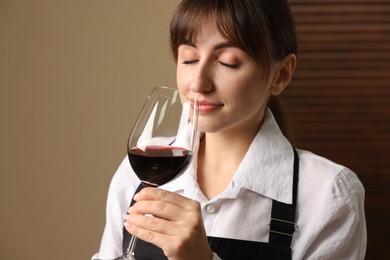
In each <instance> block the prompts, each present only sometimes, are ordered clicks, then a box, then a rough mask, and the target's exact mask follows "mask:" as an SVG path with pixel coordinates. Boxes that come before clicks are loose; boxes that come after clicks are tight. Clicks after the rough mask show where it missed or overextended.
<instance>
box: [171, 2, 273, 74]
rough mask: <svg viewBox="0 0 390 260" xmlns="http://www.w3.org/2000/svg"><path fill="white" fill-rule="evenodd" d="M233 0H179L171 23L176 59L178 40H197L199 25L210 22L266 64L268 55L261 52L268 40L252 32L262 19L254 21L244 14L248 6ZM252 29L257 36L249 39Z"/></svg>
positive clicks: (236, 44)
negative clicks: (180, 0) (257, 21)
mask: <svg viewBox="0 0 390 260" xmlns="http://www.w3.org/2000/svg"><path fill="white" fill-rule="evenodd" d="M236 1H237V0H235V1H226V0H219V1H218V0H217V1H210V0H198V1H182V2H181V4H180V5H179V7H178V8H177V10H176V13H175V15H174V17H173V19H172V21H171V26H170V40H171V51H172V54H173V58H174V59H175V61H177V58H178V48H179V46H180V45H181V44H183V43H186V42H188V41H191V42H196V40H197V37H198V35H199V34H200V33H201V32H202V28H204V27H205V26H206V25H207V26H210V25H212V26H214V27H215V28H216V29H217V31H218V32H219V33H220V34H221V36H222V37H224V38H225V39H226V40H227V41H229V42H231V43H232V44H234V45H235V46H237V47H238V48H240V49H242V50H243V51H244V52H246V53H247V54H248V55H249V56H251V57H252V58H253V59H254V60H255V61H256V62H257V63H258V64H261V65H265V67H268V66H267V65H268V64H269V62H268V55H264V52H265V51H264V50H265V49H267V46H266V45H267V44H266V43H265V42H264V38H263V37H262V36H261V35H264V34H263V33H260V34H258V33H257V32H254V30H255V31H258V30H259V27H260V29H264V28H263V27H262V23H260V24H258V23H257V24H256V25H254V24H253V21H250V19H248V16H247V15H245V13H247V11H248V10H243V8H245V6H244V7H243V6H242V5H240V4H237V3H236ZM238 2H239V1H238ZM251 24H252V25H253V26H251ZM256 28H257V30H256ZM263 32H264V31H263ZM253 33H255V35H259V36H258V37H259V38H258V39H256V40H253V39H248V37H249V35H253ZM259 50H260V52H259Z"/></svg>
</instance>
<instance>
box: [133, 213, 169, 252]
mask: <svg viewBox="0 0 390 260" xmlns="http://www.w3.org/2000/svg"><path fill="white" fill-rule="evenodd" d="M150 218H151V217H150ZM137 222H138V221H137ZM125 228H126V230H127V232H129V233H130V234H131V235H133V236H135V237H137V238H139V239H142V240H144V241H146V242H148V243H152V244H154V245H156V246H158V247H160V248H161V247H162V246H163V245H164V243H165V242H166V241H170V240H171V238H172V236H170V235H168V234H164V233H160V232H157V231H153V230H149V229H145V228H143V227H142V226H137V225H135V224H130V222H129V221H126V222H125Z"/></svg>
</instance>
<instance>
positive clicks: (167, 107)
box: [115, 87, 199, 260]
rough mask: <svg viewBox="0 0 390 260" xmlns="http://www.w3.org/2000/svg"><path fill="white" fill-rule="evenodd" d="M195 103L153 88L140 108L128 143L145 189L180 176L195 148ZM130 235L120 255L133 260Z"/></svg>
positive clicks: (176, 93)
mask: <svg viewBox="0 0 390 260" xmlns="http://www.w3.org/2000/svg"><path fill="white" fill-rule="evenodd" d="M197 120H198V102H197V101H196V100H195V101H194V100H191V101H190V100H187V99H185V98H183V97H180V95H179V91H178V90H177V89H173V88H168V87H156V88H154V89H153V90H152V92H151V94H150V96H149V97H148V100H147V102H146V103H145V105H144V107H143V108H142V111H141V113H140V114H139V116H138V119H137V121H136V122H135V125H134V127H133V129H132V131H131V133H130V136H129V140H128V146H127V151H128V157H129V161H130V164H131V166H132V168H133V170H134V172H135V174H136V175H137V176H138V178H139V179H140V180H141V182H142V183H143V184H144V186H145V187H158V186H160V185H163V184H165V183H167V182H169V181H171V180H172V179H174V178H176V177H178V176H179V175H181V174H182V173H183V172H184V171H185V170H186V169H187V167H188V165H189V164H190V162H191V159H192V157H193V154H194V153H195V149H196V148H197V146H198V142H199V136H198V131H197ZM136 240H137V238H136V237H134V236H132V237H131V240H130V243H129V245H128V246H127V250H125V253H124V255H123V256H121V257H118V258H115V259H116V260H119V259H123V260H126V259H129V260H134V259H135V257H134V248H135V244H136Z"/></svg>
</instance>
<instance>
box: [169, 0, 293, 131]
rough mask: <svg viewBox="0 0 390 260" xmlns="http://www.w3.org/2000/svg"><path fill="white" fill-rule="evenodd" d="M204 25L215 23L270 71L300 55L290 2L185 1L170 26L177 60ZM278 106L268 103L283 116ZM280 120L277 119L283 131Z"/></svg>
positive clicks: (173, 50)
mask: <svg viewBox="0 0 390 260" xmlns="http://www.w3.org/2000/svg"><path fill="white" fill-rule="evenodd" d="M205 22H210V23H214V24H215V26H216V28H217V29H218V31H219V32H220V33H221V35H222V36H223V37H225V38H226V39H227V40H229V41H231V42H233V43H234V44H235V45H237V46H238V47H239V48H241V49H242V50H243V51H245V52H246V53H247V54H248V55H249V56H251V57H252V58H253V59H254V60H255V61H256V62H257V63H258V64H259V65H260V66H261V67H263V68H264V69H266V70H267V71H269V70H270V68H271V65H272V63H273V62H274V61H278V60H281V59H283V58H284V57H285V56H286V55H287V54H289V53H297V40H296V33H295V24H294V20H293V17H292V14H291V10H290V5H289V3H288V2H287V0H183V1H182V2H181V3H180V5H179V6H178V8H177V9H176V13H175V14H174V16H173V19H172V21H171V26H170V36H171V38H170V39H171V50H172V54H173V57H174V59H175V61H177V58H178V48H179V46H180V45H181V44H183V43H185V42H187V41H188V40H190V41H193V42H195V41H196V37H197V35H198V34H199V32H200V31H201V30H202V26H203V25H204V23H205ZM278 103H279V101H278V100H277V97H275V96H273V97H272V98H271V99H270V102H269V107H270V108H271V109H272V111H273V113H274V114H275V115H281V114H283V112H282V111H280V109H281V107H280V106H279V105H278ZM278 110H279V111H278ZM275 118H276V116H275ZM281 119H282V118H281V117H279V118H277V120H278V121H279V122H278V123H279V126H280V127H281V128H282V131H284V130H286V129H283V126H285V122H280V120H281ZM282 121H283V120H282ZM284 133H285V134H286V135H288V133H287V131H284Z"/></svg>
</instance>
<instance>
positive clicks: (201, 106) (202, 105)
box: [191, 101, 223, 114]
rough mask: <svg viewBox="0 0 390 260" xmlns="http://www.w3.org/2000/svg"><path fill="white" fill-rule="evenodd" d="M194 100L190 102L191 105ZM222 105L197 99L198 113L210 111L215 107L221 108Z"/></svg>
mask: <svg viewBox="0 0 390 260" xmlns="http://www.w3.org/2000/svg"><path fill="white" fill-rule="evenodd" d="M193 104H194V102H193V101H192V102H191V106H193ZM222 106H223V105H220V104H214V103H210V102H207V101H198V111H199V113H200V114H205V113H210V112H212V111H214V110H216V109H219V108H221V107H222Z"/></svg>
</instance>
